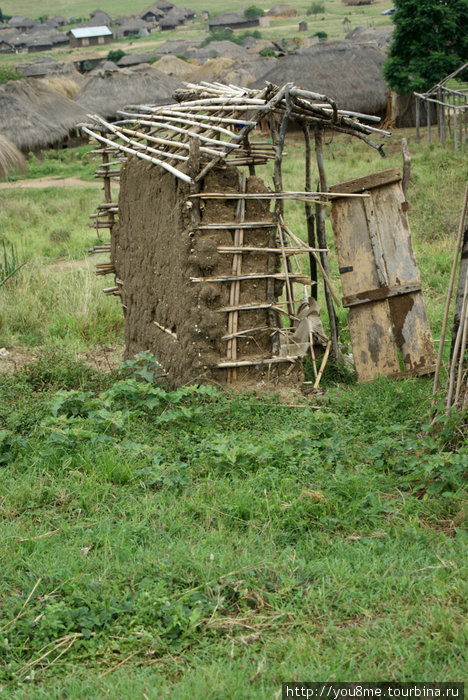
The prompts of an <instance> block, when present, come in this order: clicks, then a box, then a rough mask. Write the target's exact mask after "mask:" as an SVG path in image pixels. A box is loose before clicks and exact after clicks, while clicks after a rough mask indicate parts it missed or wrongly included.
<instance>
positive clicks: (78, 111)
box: [0, 80, 86, 153]
mask: <svg viewBox="0 0 468 700" xmlns="http://www.w3.org/2000/svg"><path fill="white" fill-rule="evenodd" d="M85 116H86V112H85V111H84V110H83V108H82V107H81V106H80V105H78V104H77V103H76V102H74V101H73V100H70V99H68V98H67V97H65V96H64V95H61V94H60V93H58V92H57V91H56V90H53V89H52V88H51V87H50V86H48V85H46V84H45V83H43V82H42V81H40V80H31V81H29V80H15V81H10V82H8V83H6V84H5V85H1V86H0V134H2V135H3V136H5V137H6V138H7V139H9V140H10V141H11V142H12V143H13V144H14V145H15V146H17V148H18V149H19V150H20V151H21V152H22V153H29V151H32V152H33V153H39V152H40V151H41V150H42V149H44V148H53V147H57V146H59V145H61V144H63V143H64V142H66V140H67V138H68V137H69V135H70V133H71V132H72V131H73V130H74V129H75V127H76V125H77V124H78V122H80V121H83V119H84V118H85Z"/></svg>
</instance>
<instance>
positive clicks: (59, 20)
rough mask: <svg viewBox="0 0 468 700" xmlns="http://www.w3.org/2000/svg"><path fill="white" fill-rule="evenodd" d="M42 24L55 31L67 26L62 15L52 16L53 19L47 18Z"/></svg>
mask: <svg viewBox="0 0 468 700" xmlns="http://www.w3.org/2000/svg"><path fill="white" fill-rule="evenodd" d="M44 24H45V25H47V26H48V27H53V28H54V29H57V27H64V26H65V25H66V24H67V20H66V19H65V17H62V15H54V16H53V17H48V18H47V19H46V21H45V22H44Z"/></svg>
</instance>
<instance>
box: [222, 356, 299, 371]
mask: <svg viewBox="0 0 468 700" xmlns="http://www.w3.org/2000/svg"><path fill="white" fill-rule="evenodd" d="M300 359H301V358H300V357H298V356H297V355H287V356H285V357H279V356H278V357H270V358H268V359H267V360H263V359H259V360H236V361H235V362H219V363H218V364H217V365H216V367H219V368H224V367H249V366H250V367H252V366H255V365H274V364H277V363H279V362H293V363H294V362H297V361H298V360H300Z"/></svg>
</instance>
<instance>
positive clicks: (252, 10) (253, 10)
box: [244, 5, 265, 19]
mask: <svg viewBox="0 0 468 700" xmlns="http://www.w3.org/2000/svg"><path fill="white" fill-rule="evenodd" d="M264 14H265V13H264V11H263V10H262V8H261V7H257V6H256V5H250V7H248V8H247V9H246V10H245V12H244V17H245V18H246V19H257V18H258V17H263V15H264Z"/></svg>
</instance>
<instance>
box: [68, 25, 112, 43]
mask: <svg viewBox="0 0 468 700" xmlns="http://www.w3.org/2000/svg"><path fill="white" fill-rule="evenodd" d="M67 36H68V38H69V40H70V46H71V48H76V47H78V46H80V47H83V46H102V45H104V44H109V43H110V41H111V39H112V32H111V30H110V29H109V27H107V26H104V25H102V26H98V27H89V26H88V27H86V26H83V27H76V29H70V31H69V32H67Z"/></svg>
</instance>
